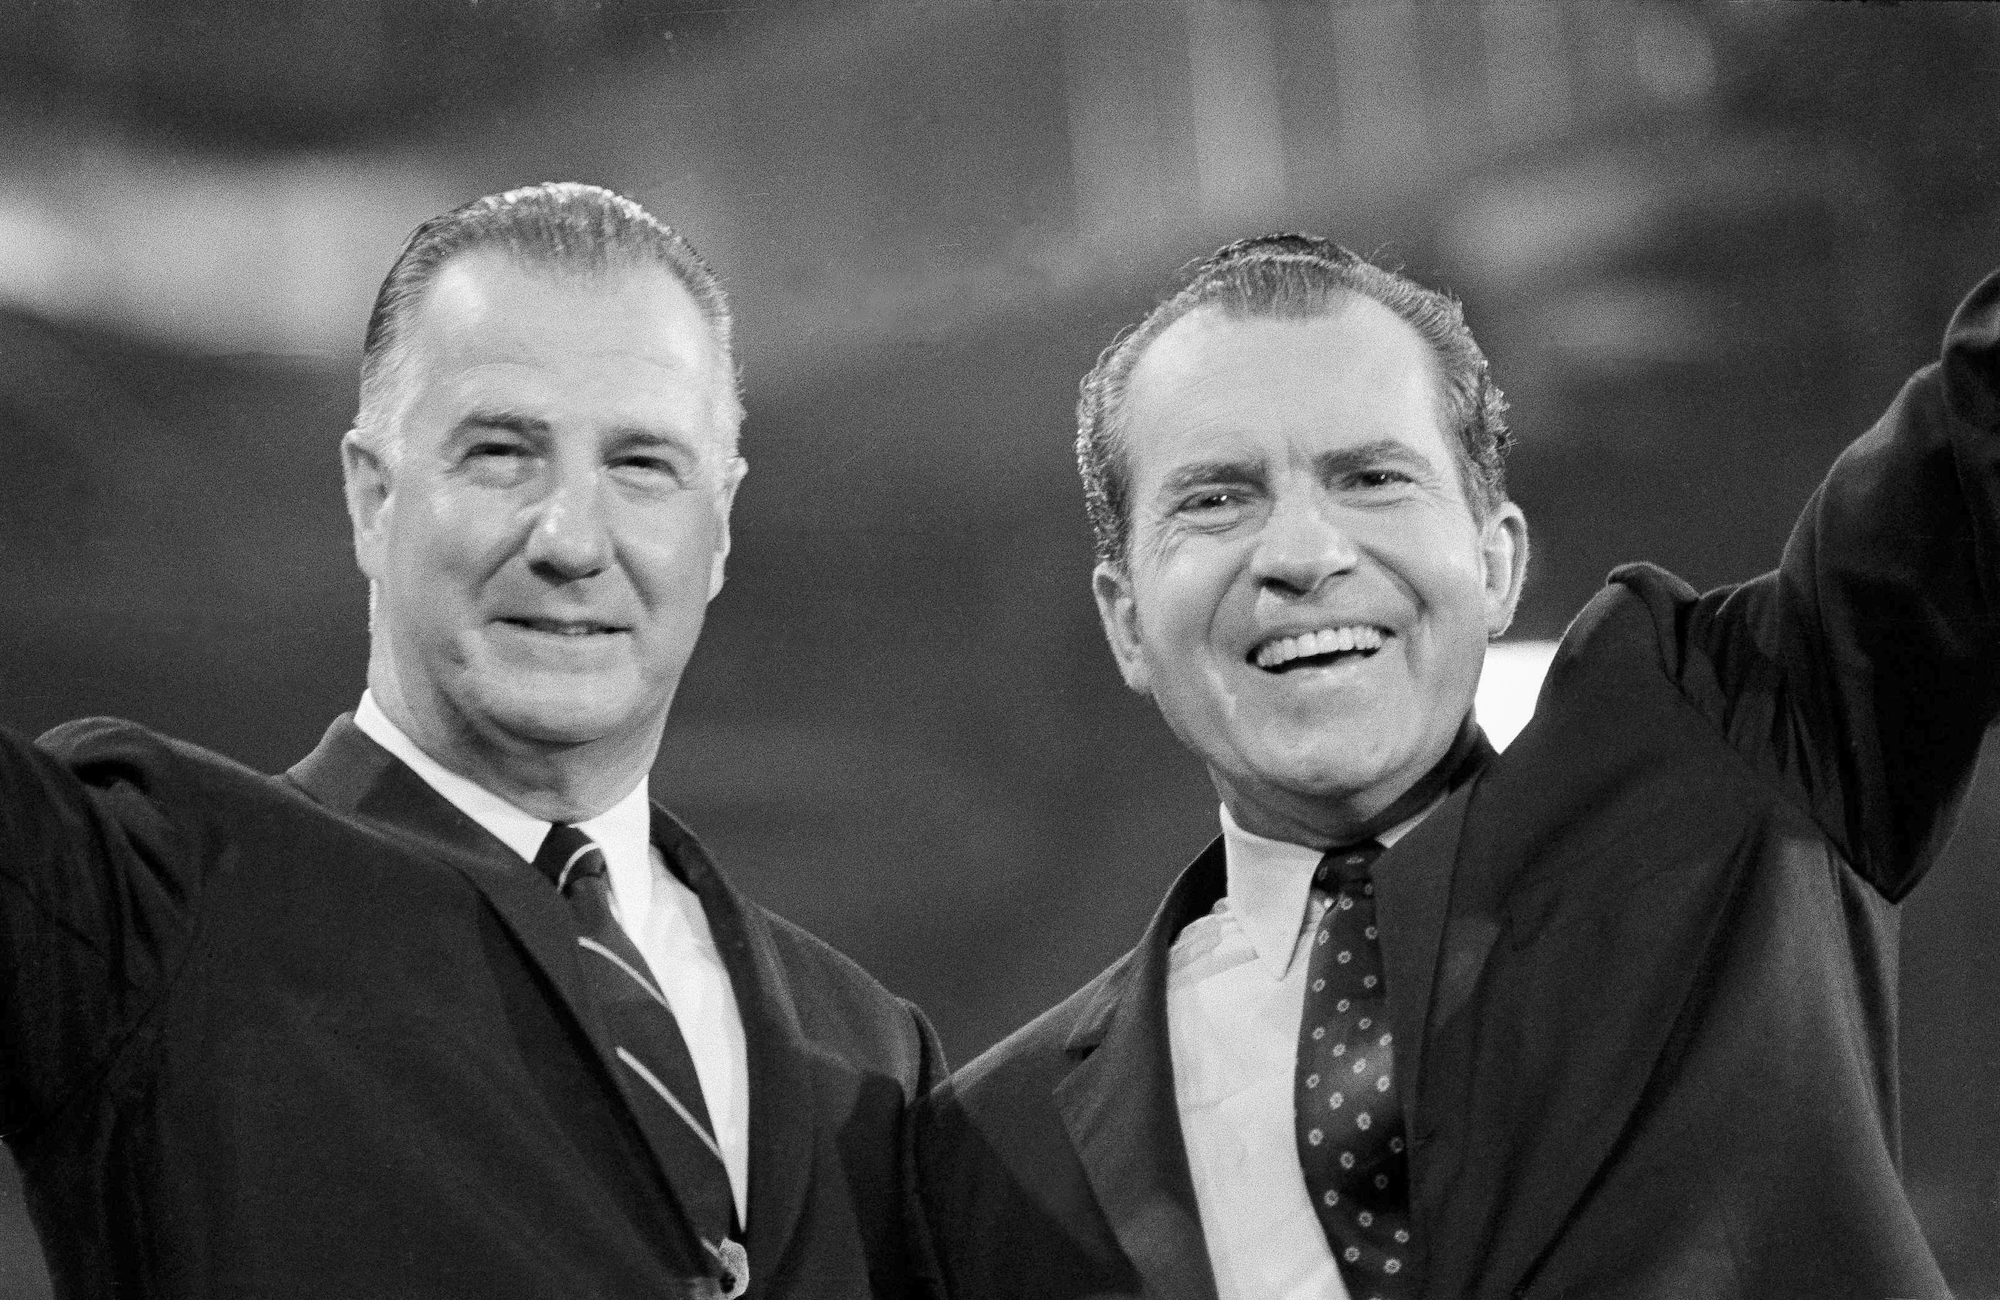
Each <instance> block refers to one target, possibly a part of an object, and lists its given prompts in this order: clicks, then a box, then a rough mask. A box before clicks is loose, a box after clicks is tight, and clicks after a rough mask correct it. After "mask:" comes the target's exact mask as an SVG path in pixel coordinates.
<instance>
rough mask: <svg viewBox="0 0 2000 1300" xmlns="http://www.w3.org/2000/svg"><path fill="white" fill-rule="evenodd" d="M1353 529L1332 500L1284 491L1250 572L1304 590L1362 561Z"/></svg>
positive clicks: (1285, 591) (1284, 590) (1265, 583)
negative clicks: (1287, 493)
mask: <svg viewBox="0 0 2000 1300" xmlns="http://www.w3.org/2000/svg"><path fill="white" fill-rule="evenodd" d="M1360 558H1361V552H1360V549H1359V547H1358V546H1357V545H1356V544H1355V539H1354V535H1353V534H1352V533H1351V532H1350V531H1349V530H1348V528H1347V527H1346V524H1345V522H1344V521H1343V520H1342V519H1341V518H1340V515H1339V512H1338V511H1336V510H1335V509H1333V508H1332V507H1331V506H1330V505H1329V504H1328V503H1326V502H1324V501H1319V500H1313V499H1310V498H1308V497H1306V496H1305V495H1303V494H1300V495H1291V496H1286V497H1280V498H1279V500H1278V501H1277V502H1276V503H1275V504H1274V505H1273V506H1272V509H1271V513H1270V515H1269V516H1268V517H1267V518H1266V519H1265V521H1264V529H1263V531H1262V532H1261V533H1260V534H1258V537H1257V549H1256V552H1255V554H1254V555H1253V556H1252V557H1251V572H1252V573H1253V575H1254V576H1255V577H1256V579H1257V582H1258V585H1260V586H1262V587H1265V588H1267V589H1271V590H1274V591H1276V592H1278V593H1279V594H1282V595H1288V596H1292V595H1296V596H1305V595H1310V594H1312V593H1313V592H1315V591H1317V590H1318V589H1319V586H1320V584H1321V583H1323V582H1325V581H1326V580H1327V579H1328V578H1330V577H1332V576H1333V575H1334V574H1337V573H1345V572H1347V571H1349V570H1351V569H1353V568H1354V566H1355V565H1356V564H1357V563H1359V562H1360Z"/></svg>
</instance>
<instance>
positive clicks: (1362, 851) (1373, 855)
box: [1313, 840, 1383, 892]
mask: <svg viewBox="0 0 2000 1300" xmlns="http://www.w3.org/2000/svg"><path fill="white" fill-rule="evenodd" d="M1382 853H1383V848H1382V845H1380V844H1379V843H1377V842H1376V841H1374V840H1362V841H1361V842H1360V843H1358V844H1343V845H1341V846H1340V847H1339V848H1333V849H1328V850H1327V851H1326V856H1325V857H1323V858H1321V859H1320V860H1319V868H1318V869H1317V870H1316V871H1314V872H1313V884H1315V885H1317V886H1318V887H1319V888H1321V889H1324V890H1327V891H1328V892H1332V891H1333V890H1335V889H1337V888H1339V887H1342V886H1346V885H1353V886H1357V887H1358V886H1361V885H1365V884H1367V883H1368V871H1369V869H1370V868H1371V867H1373V866H1374V865H1375V859H1377V858H1379V857H1381V856H1382Z"/></svg>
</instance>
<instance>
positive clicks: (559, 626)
mask: <svg viewBox="0 0 2000 1300" xmlns="http://www.w3.org/2000/svg"><path fill="white" fill-rule="evenodd" d="M500 621H501V622H502V623H505V624H507V625H508V626H509V627H517V628H521V629H523V630H524V631H528V632H543V633H547V634H549V635H552V636H603V635H606V634H608V633H613V632H624V631H628V630H629V629H628V628H626V627H624V626H623V625H621V624H618V623H601V622H599V621H597V620H596V619H589V618H503V619H501V620H500Z"/></svg>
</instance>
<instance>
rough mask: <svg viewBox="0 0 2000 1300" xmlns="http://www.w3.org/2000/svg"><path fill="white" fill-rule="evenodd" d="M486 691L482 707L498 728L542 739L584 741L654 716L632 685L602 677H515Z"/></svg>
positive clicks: (560, 742)
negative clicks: (619, 686)
mask: <svg viewBox="0 0 2000 1300" xmlns="http://www.w3.org/2000/svg"><path fill="white" fill-rule="evenodd" d="M488 694H489V696H490V698H489V699H487V700H486V701H485V702H484V703H485V704H486V706H487V707H486V708H484V709H483V710H481V711H482V712H483V713H485V715H486V716H487V717H488V718H489V719H491V720H492V721H493V723H494V724H495V725H496V726H498V727H499V729H500V730H502V731H504V732H506V733H507V734H508V735H510V736H513V737H515V738H517V739H520V740H526V741H531V742H535V743H539V744H545V745H587V744H590V743H591V742H593V741H598V740H605V739H608V738H610V737H613V736H620V735H624V734H629V733H630V732H632V731H634V730H635V729H636V728H638V727H640V726H642V725H643V724H644V723H645V722H646V721H647V720H649V719H650V718H652V717H654V716H657V715H656V714H655V713H654V711H653V710H649V709H647V708H645V707H644V706H643V703H642V702H641V701H640V700H638V699H636V698H634V697H633V693H632V692H631V691H629V690H616V689H606V686H605V684H604V683H602V682H590V681H582V682H579V681H574V680H566V679H561V678H558V679H556V680H554V681H548V680H543V681H528V682H514V683H508V684H507V685H506V686H504V687H502V688H501V689H499V690H497V691H491V692H488ZM660 713H664V710H661V711H660Z"/></svg>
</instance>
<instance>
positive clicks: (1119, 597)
mask: <svg viewBox="0 0 2000 1300" xmlns="http://www.w3.org/2000/svg"><path fill="white" fill-rule="evenodd" d="M1090 591H1091V594H1092V595H1094V596H1096V597H1097V617H1098V620H1099V621H1100V622H1102V623H1103V624H1104V639H1105V640H1106V641H1109V642H1110V643H1111V657H1112V658H1113V659H1116V660H1117V661H1118V672H1119V675H1120V676H1122V677H1124V679H1125V684H1126V685H1127V686H1129V687H1131V688H1132V689H1133V690H1135V691H1137V692H1139V694H1141V695H1148V694H1151V691H1152V678H1151V675H1150V674H1148V672H1147V671H1146V657H1145V655H1144V653H1143V647H1144V643H1143V642H1142V641H1141V640H1140V636H1139V602H1138V600H1137V599H1136V598H1135V597H1134V596H1133V594H1132V575H1131V574H1130V573H1129V572H1127V571H1126V568H1125V566H1124V565H1122V564H1112V563H1110V562H1108V561H1106V562H1104V563H1100V564H1099V565H1098V566H1097V568H1096V570H1095V571H1093V572H1092V573H1091V575H1090Z"/></svg>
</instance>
